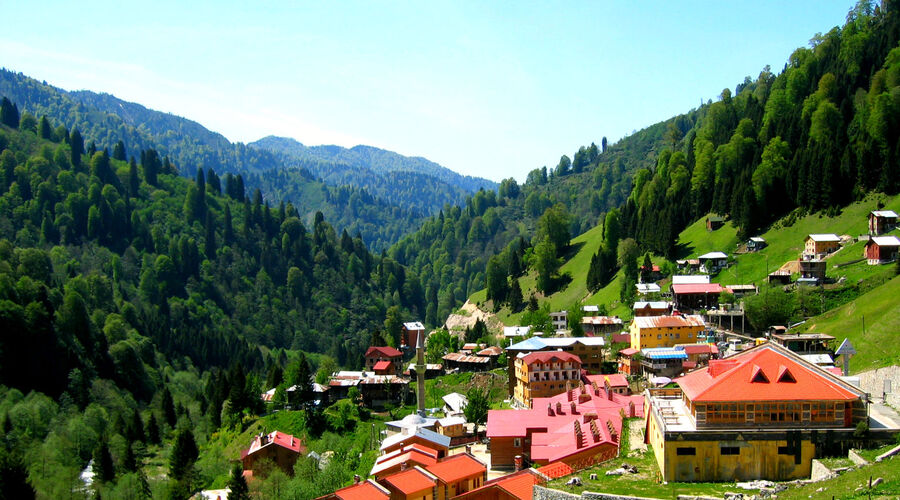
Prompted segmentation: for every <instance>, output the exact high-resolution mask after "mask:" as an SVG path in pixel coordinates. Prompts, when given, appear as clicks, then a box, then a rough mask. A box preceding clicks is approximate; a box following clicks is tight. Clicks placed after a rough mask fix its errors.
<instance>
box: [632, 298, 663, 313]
mask: <svg viewBox="0 0 900 500" xmlns="http://www.w3.org/2000/svg"><path fill="white" fill-rule="evenodd" d="M631 311H632V312H633V313H634V316H667V315H669V314H670V313H671V312H672V304H670V303H669V302H661V301H656V302H643V301H638V302H635V303H634V306H632V307H631Z"/></svg>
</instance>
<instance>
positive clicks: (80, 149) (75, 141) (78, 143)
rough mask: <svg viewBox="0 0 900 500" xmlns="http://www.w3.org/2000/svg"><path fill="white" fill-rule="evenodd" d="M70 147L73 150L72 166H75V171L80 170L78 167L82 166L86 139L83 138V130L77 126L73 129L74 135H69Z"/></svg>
mask: <svg viewBox="0 0 900 500" xmlns="http://www.w3.org/2000/svg"><path fill="white" fill-rule="evenodd" d="M69 148H70V149H71V152H72V157H71V160H72V167H74V168H75V171H76V172H77V171H78V168H79V167H80V166H81V155H83V154H84V139H82V138H81V132H79V131H78V129H77V128H76V129H75V130H73V131H72V135H71V136H69Z"/></svg>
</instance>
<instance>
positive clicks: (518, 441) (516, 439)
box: [513, 438, 522, 448]
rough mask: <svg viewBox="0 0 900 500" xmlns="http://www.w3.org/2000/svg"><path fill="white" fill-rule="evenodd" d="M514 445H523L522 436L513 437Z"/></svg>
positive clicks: (517, 446) (518, 446) (519, 446)
mask: <svg viewBox="0 0 900 500" xmlns="http://www.w3.org/2000/svg"><path fill="white" fill-rule="evenodd" d="M513 446H514V447H516V448H521V447H522V438H513Z"/></svg>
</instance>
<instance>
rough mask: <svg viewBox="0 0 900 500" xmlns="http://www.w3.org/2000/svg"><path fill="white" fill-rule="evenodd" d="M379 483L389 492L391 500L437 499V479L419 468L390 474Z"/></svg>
mask: <svg viewBox="0 0 900 500" xmlns="http://www.w3.org/2000/svg"><path fill="white" fill-rule="evenodd" d="M379 482H380V483H381V485H382V486H384V487H385V488H387V489H388V490H390V492H391V500H413V499H420V498H433V499H436V498H437V495H436V494H435V493H436V491H435V490H436V487H437V478H436V477H435V476H434V475H433V474H431V473H430V472H428V471H426V470H425V469H423V468H421V467H419V466H416V467H413V468H411V469H407V470H405V471H403V472H398V473H396V474H392V475H390V476H387V477H385V478H383V479H381V480H380V481H379Z"/></svg>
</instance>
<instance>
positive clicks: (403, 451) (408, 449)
mask: <svg viewBox="0 0 900 500" xmlns="http://www.w3.org/2000/svg"><path fill="white" fill-rule="evenodd" d="M437 462H438V452H437V451H436V450H434V449H431V448H429V447H427V446H422V445H419V444H411V445H407V446H404V447H403V448H400V449H398V450H394V451H392V452H390V453H385V454H384V455H379V456H378V457H377V458H376V459H375V465H373V466H372V471H371V472H370V473H369V475H371V476H375V479H381V478H383V477H385V476H389V475H391V474H394V473H396V472H399V471H401V470H405V469H407V468H409V467H414V466H416V465H418V466H421V467H428V466H429V465H434V464H436V463H437Z"/></svg>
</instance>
